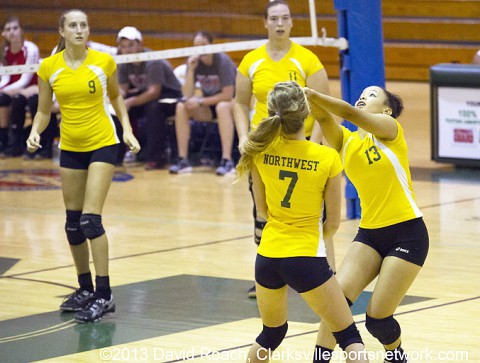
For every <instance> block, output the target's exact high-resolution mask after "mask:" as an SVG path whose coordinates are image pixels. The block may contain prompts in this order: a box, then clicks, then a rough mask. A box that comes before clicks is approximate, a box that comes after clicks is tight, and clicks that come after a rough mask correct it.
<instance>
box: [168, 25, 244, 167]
mask: <svg viewBox="0 0 480 363" xmlns="http://www.w3.org/2000/svg"><path fill="white" fill-rule="evenodd" d="M212 42H213V38H212V35H211V34H210V33H208V32H199V33H197V34H196V35H195V37H194V39H193V45H194V46H202V45H208V44H212ZM236 72H237V70H236V66H235V64H234V63H233V61H232V60H231V59H230V57H229V56H228V55H226V54H224V53H218V54H202V55H200V56H198V55H194V56H191V57H189V58H188V60H187V73H186V75H185V84H184V85H183V87H182V92H183V95H184V100H182V101H181V102H178V103H177V108H176V112H175V132H176V135H177V145H178V161H177V163H176V164H175V165H172V166H171V167H170V173H172V174H184V173H189V172H191V171H192V166H191V164H190V161H189V160H188V146H189V141H190V133H191V129H190V119H194V120H196V121H212V120H213V119H215V118H216V119H217V120H218V129H219V133H220V139H221V143H222V160H221V162H220V166H219V167H218V168H217V171H216V173H217V174H218V175H225V174H232V173H235V164H234V162H233V161H232V146H233V138H234V131H235V125H234V121H233V101H232V100H233V96H234V93H235V77H236ZM196 84H199V85H200V89H201V93H202V94H201V95H198V94H196V92H195V91H196V87H195V85H196Z"/></svg>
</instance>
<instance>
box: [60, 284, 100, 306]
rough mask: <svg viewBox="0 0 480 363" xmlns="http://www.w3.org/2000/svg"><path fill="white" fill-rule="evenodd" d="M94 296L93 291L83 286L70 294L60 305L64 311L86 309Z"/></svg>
mask: <svg viewBox="0 0 480 363" xmlns="http://www.w3.org/2000/svg"><path fill="white" fill-rule="evenodd" d="M92 298H93V293H91V292H89V291H87V290H84V289H82V288H80V289H78V290H76V291H75V292H73V293H72V294H70V295H68V296H67V297H66V298H65V299H64V300H63V302H62V304H61V305H60V310H62V311H81V310H82V309H84V308H85V307H86V306H87V305H88V303H89V302H90V300H91V299H92Z"/></svg>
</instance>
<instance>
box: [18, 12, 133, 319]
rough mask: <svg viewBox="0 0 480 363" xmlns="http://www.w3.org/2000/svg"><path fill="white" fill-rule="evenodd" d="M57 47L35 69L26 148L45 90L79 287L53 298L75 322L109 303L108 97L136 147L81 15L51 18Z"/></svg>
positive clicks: (113, 142) (104, 59) (41, 113)
mask: <svg viewBox="0 0 480 363" xmlns="http://www.w3.org/2000/svg"><path fill="white" fill-rule="evenodd" d="M59 32H60V35H61V39H60V42H59V44H58V46H57V53H56V54H54V55H52V56H50V57H48V58H46V59H45V60H44V61H43V62H42V63H41V64H40V68H39V70H38V85H39V91H40V93H39V105H38V111H37V114H36V115H35V118H34V121H33V125H32V131H31V133H30V136H29V138H28V140H27V146H28V150H29V151H30V152H34V151H35V150H37V149H38V148H39V147H41V146H40V134H41V133H42V131H43V130H45V128H46V126H47V124H48V122H49V121H50V112H51V111H50V110H51V106H52V95H53V93H54V92H55V96H56V98H57V101H58V103H59V106H60V111H61V115H62V121H61V125H60V149H61V150H62V151H61V153H60V177H61V183H62V192H63V199H64V203H65V207H66V210H67V211H66V212H67V218H66V224H65V231H66V234H67V240H68V242H69V244H70V250H71V253H72V256H73V260H74V262H75V267H76V270H77V274H78V282H79V285H80V287H79V289H77V290H76V291H75V292H74V293H73V294H71V295H69V296H68V297H67V298H66V299H65V301H64V302H63V303H62V304H61V305H60V309H61V310H62V311H75V312H77V313H76V314H75V320H76V321H78V322H81V323H86V322H93V321H97V320H99V319H100V318H101V317H102V316H103V315H104V314H106V313H108V312H113V311H115V303H114V301H113V297H112V293H111V288H110V279H109V272H108V240H107V236H106V234H105V230H104V228H103V225H102V216H101V214H102V209H103V205H104V202H105V199H106V197H107V193H108V189H109V188H110V184H111V182H112V177H113V173H114V171H115V161H116V155H117V148H118V144H119V140H118V138H117V136H116V131H115V125H114V122H113V120H112V118H111V116H110V114H109V112H108V104H107V102H108V98H109V99H110V102H111V104H112V106H113V108H114V109H115V112H116V114H117V116H118V118H119V119H120V121H121V123H122V127H123V140H124V142H125V144H126V145H128V146H129V147H130V150H131V151H132V152H134V153H136V152H138V151H139V150H140V146H139V144H138V141H137V140H136V139H135V137H134V136H133V133H132V128H131V126H130V121H129V118H128V113H127V110H126V107H125V104H124V102H123V98H122V96H121V95H120V92H119V87H118V80H117V73H116V65H115V62H114V60H113V58H112V56H111V55H109V54H107V53H103V52H99V51H95V50H93V49H90V48H87V46H86V44H87V40H88V35H89V26H88V19H87V15H86V14H85V13H84V12H82V11H80V10H69V11H67V12H65V13H63V14H62V16H61V17H60V21H59ZM87 239H89V240H90V246H91V253H92V258H93V264H94V267H95V273H96V278H95V285H96V288H95V289H94V286H93V280H92V275H91V272H90V266H89V254H90V251H89V246H88V242H87Z"/></svg>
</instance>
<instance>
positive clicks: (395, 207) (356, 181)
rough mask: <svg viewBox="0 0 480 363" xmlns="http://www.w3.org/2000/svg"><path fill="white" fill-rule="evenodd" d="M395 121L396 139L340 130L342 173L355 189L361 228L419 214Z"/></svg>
mask: <svg viewBox="0 0 480 363" xmlns="http://www.w3.org/2000/svg"><path fill="white" fill-rule="evenodd" d="M395 122H397V126H398V134H397V137H396V138H395V140H392V141H386V140H382V139H379V138H377V137H375V136H374V135H372V134H371V133H367V134H366V135H365V137H363V138H361V137H360V135H359V134H358V131H355V132H352V131H350V130H348V129H347V128H345V127H342V129H343V146H342V150H341V151H340V153H341V155H342V161H343V165H344V167H345V173H346V174H347V177H348V178H349V179H350V180H351V182H352V183H353V185H354V186H355V188H356V189H357V192H358V196H359V198H360V206H361V209H362V216H361V218H360V227H362V228H367V229H373V228H382V227H386V226H391V225H393V224H397V223H400V222H405V221H408V220H410V219H414V218H419V217H421V216H422V213H421V211H420V209H419V208H418V206H417V204H416V202H415V194H414V192H413V187H412V178H411V176H410V169H409V166H408V148H407V143H406V142H405V137H404V134H403V128H402V126H401V125H400V124H399V123H398V121H395Z"/></svg>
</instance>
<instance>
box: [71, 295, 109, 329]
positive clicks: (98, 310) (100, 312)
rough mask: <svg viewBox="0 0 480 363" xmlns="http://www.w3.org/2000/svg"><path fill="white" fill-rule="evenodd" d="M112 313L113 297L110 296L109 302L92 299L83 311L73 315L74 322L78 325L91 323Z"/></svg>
mask: <svg viewBox="0 0 480 363" xmlns="http://www.w3.org/2000/svg"><path fill="white" fill-rule="evenodd" d="M114 312H115V302H114V301H113V296H110V300H105V299H101V298H93V299H92V300H91V301H90V302H89V304H88V305H87V306H86V307H85V309H83V310H82V311H79V312H78V313H76V314H75V321H76V322H78V323H93V322H95V321H98V320H100V319H101V318H102V317H103V316H104V315H105V314H108V313H114Z"/></svg>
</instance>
